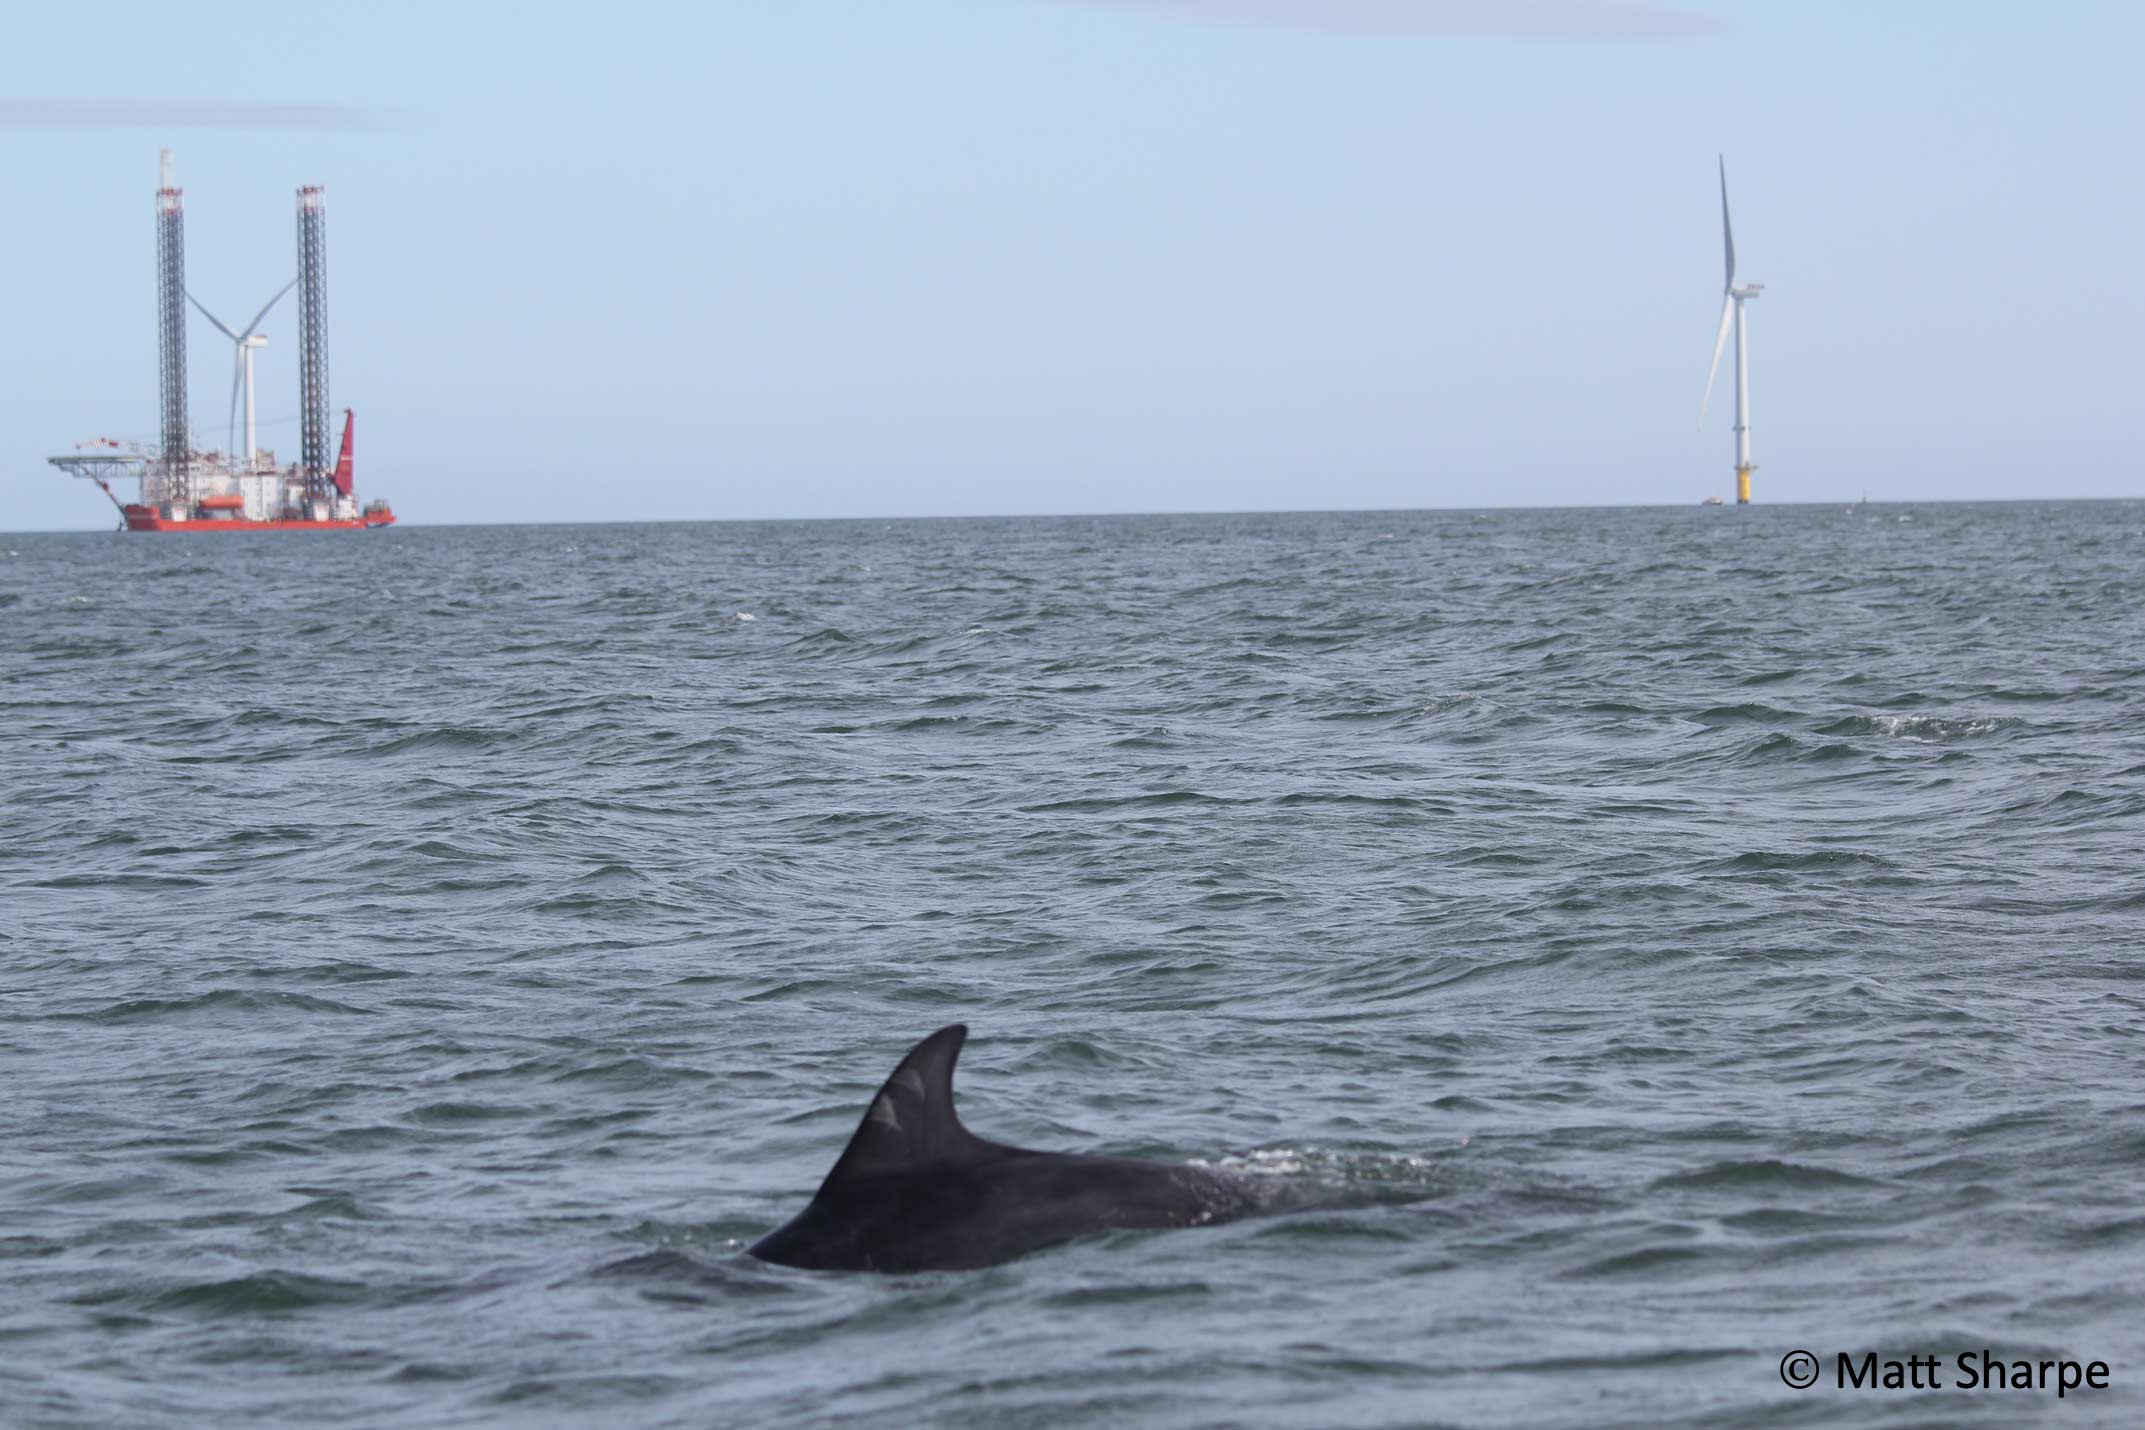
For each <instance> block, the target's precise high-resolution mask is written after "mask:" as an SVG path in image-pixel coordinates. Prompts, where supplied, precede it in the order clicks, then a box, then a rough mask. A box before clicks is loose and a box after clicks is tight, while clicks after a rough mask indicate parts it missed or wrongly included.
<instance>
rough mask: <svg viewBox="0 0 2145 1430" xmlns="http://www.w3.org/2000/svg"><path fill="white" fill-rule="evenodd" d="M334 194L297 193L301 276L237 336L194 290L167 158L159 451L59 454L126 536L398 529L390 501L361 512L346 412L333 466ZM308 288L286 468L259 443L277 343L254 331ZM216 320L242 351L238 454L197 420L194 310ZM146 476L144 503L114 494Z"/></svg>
mask: <svg viewBox="0 0 2145 1430" xmlns="http://www.w3.org/2000/svg"><path fill="white" fill-rule="evenodd" d="M327 219H328V215H327V197H326V193H325V191H324V190H322V189H321V188H320V186H318V185H317V184H316V185H308V186H306V187H305V188H302V189H300V190H298V276H297V277H296V278H294V279H292V280H291V281H290V282H289V283H286V284H285V285H284V286H283V287H282V288H281V289H279V290H277V292H276V296H275V297H274V298H271V299H269V300H268V302H267V304H266V305H265V306H263V307H262V309H261V311H260V312H258V313H256V314H255V315H254V317H253V322H252V323H250V324H249V325H247V328H246V330H245V331H244V332H243V333H234V332H232V331H231V330H230V329H229V328H227V327H225V326H224V325H223V323H222V322H220V321H219V320H218V319H217V318H216V316H215V315H214V314H213V313H211V312H209V310H208V309H207V308H206V307H204V306H203V305H202V303H201V301H200V299H198V298H195V297H193V295H192V294H190V293H189V292H187V289H186V206H185V197H184V194H183V193H182V191H181V190H180V189H179V187H178V185H177V184H176V183H174V182H173V179H172V169H171V151H170V150H169V149H166V150H164V151H163V154H162V158H161V169H160V182H159V186H158V188H157V192H156V256H157V352H158V357H159V367H158V371H159V375H160V380H161V383H162V392H163V412H162V422H161V425H160V430H159V442H158V444H157V445H156V446H155V447H150V446H148V445H146V444H143V443H136V442H119V441H114V440H112V439H111V438H108V437H99V438H95V439H93V440H91V441H88V442H84V443H82V444H80V448H79V449H78V450H77V451H76V452H75V453H74V454H72V455H69V456H65V457H53V458H51V459H50V460H51V462H52V465H53V466H55V467H58V468H59V469H60V470H61V471H63V472H66V473H68V474H69V475H70V476H75V477H81V478H84V479H86V480H89V481H93V482H95V483H96V484H97V485H98V486H99V487H102V488H103V489H104V494H105V495H106V496H108V497H110V498H111V499H112V504H113V505H114V506H116V507H118V508H119V514H120V519H121V525H122V527H123V528H124V529H125V530H127V531H331V530H363V529H365V528H367V527H374V526H390V525H392V524H393V523H394V520H395V514H394V512H393V511H392V510H390V509H389V508H388V505H387V503H386V502H384V501H374V502H370V503H368V504H366V505H365V506H364V507H363V508H360V507H359V506H358V500H357V488H356V481H355V472H354V468H355V461H356V453H355V449H354V446H353V441H354V437H355V428H356V425H357V423H356V418H355V417H354V416H353V414H352V413H351V411H350V409H349V408H347V407H346V408H344V409H343V441H342V448H341V450H340V452H339V453H338V454H337V456H336V459H335V463H334V465H333V466H332V467H331V466H330V465H329V464H328V411H329V408H328V301H327ZM293 287H295V288H296V289H297V290H298V392H299V399H300V414H301V415H300V435H299V444H298V445H299V458H298V460H297V461H295V462H292V463H290V464H289V465H287V466H283V467H278V466H277V465H276V459H275V453H273V452H268V451H263V450H261V449H260V448H259V447H258V446H256V445H255V437H254V414H253V358H254V354H255V352H256V351H258V350H259V349H260V348H261V347H264V346H265V345H266V344H267V341H268V340H267V339H266V338H263V337H261V336H259V334H258V333H256V332H255V329H257V328H259V327H260V325H261V320H262V319H263V318H266V317H267V316H268V311H269V309H270V308H273V307H274V306H275V305H276V303H277V301H278V300H280V299H281V298H282V296H283V295H284V294H285V293H287V292H289V291H290V290H291V289H292V288H293ZM189 301H191V302H192V303H193V305H194V306H195V307H196V308H200V309H201V315H202V316H203V317H205V318H207V319H208V320H209V321H210V322H211V323H214V324H215V325H216V328H217V330H218V331H220V332H221V333H223V335H224V336H225V337H227V338H230V339H231V340H232V343H233V344H234V345H235V346H236V348H237V353H236V361H235V366H234V368H233V371H232V377H231V416H232V424H233V426H232V434H231V436H230V437H229V438H227V441H228V443H229V445H230V447H231V448H233V449H234V450H231V451H221V452H219V451H199V450H196V449H195V447H194V445H193V437H192V433H191V432H190V431H189V424H188V422H187V416H186V305H187V303H188V302H189ZM242 386H243V388H244V391H245V400H246V426H245V433H246V438H245V449H244V451H243V452H240V451H237V450H235V449H236V448H237V447H238V442H237V435H236V434H237V428H236V423H237V416H238V400H239V391H240V388H241V387H242ZM115 481H138V482H139V483H140V484H141V486H140V492H139V494H138V496H137V499H136V500H134V501H132V502H128V501H123V500H121V499H120V496H119V494H118V493H117V492H115V491H113V490H112V483H113V482H115Z"/></svg>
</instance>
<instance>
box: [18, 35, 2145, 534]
mask: <svg viewBox="0 0 2145 1430" xmlns="http://www.w3.org/2000/svg"><path fill="white" fill-rule="evenodd" d="M474 9H475V7H464V6H460V5H447V4H439V3H433V4H424V5H417V4H408V3H394V2H393V0H390V3H368V4H365V5H348V6H338V7H314V6H299V5H292V4H289V3H288V0H279V2H278V3H272V4H253V3H237V0H204V3H194V4H189V5H186V6H183V7H182V6H168V5H139V6H129V5H106V6H77V5H71V4H70V5H60V4H45V3H39V0H28V3H24V0H13V3H11V4H9V5H8V6H6V7H0V193H4V195H5V206H4V212H5V214H6V224H7V232H6V237H5V240H4V242H5V250H4V252H5V261H4V264H0V304H4V311H5V312H6V313H7V315H8V320H9V321H8V323H7V328H6V332H7V336H6V338H5V339H4V341H0V528H5V529H16V530H21V529H33V528H53V527H60V528H65V527H76V528H102V527H105V526H108V525H109V524H110V522H111V514H110V511H109V508H108V507H106V506H105V504H104V501H103V498H102V497H101V496H99V495H98V494H97V493H96V492H95V491H94V489H91V488H88V487H86V486H81V485H77V484H74V483H70V482H69V481H67V480H66V479H65V478H63V477H61V476H60V475H59V474H58V473H57V472H55V471H53V470H52V469H51V468H49V467H47V466H45V465H44V460H43V459H44V458H45V457H46V456H47V455H50V454H52V453H55V452H62V451H66V450H68V449H69V448H70V446H71V444H73V443H74V442H76V441H78V440H80V439H82V438H85V437H91V436H97V435H112V436H126V437H148V436H150V435H152V434H153V432H154V429H155V425H156V344H155V327H154V313H153V293H154V287H155V279H154V266H153V258H154V229H153V222H152V192H153V189H154V187H155V172H156V151H157V148H158V146H159V145H161V144H169V145H170V146H171V147H172V148H173V149H175V150H176V151H177V157H178V164H179V174H180V180H181V182H182V183H183V185H184V187H185V189H186V201H187V211H188V232H187V243H188V260H189V276H190V280H191V283H192V286H193V287H194V289H195V291H196V292H198V293H199V294H201V296H202V297H203V298H204V299H205V300H206V301H207V302H208V303H209V304H210V306H211V307H212V308H214V309H216V310H217V311H218V312H219V313H220V314H221V315H223V316H225V317H226V319H227V320H230V319H242V318H243V317H245V316H246V315H248V314H250V313H251V312H252V310H253V309H254V308H255V307H257V306H258V305H259V303H260V302H261V301H262V300H263V299H265V298H266V297H267V296H268V294H269V293H271V292H273V291H274V290H275V288H276V287H277V286H279V285H280V284H281V283H282V282H283V281H284V280H286V279H287V278H288V277H289V276H290V275H291V273H292V271H293V269H294V260H293V256H292V253H293V237H292V220H291V205H292V190H293V189H294V188H295V187H296V186H297V185H298V184H300V183H305V182H319V183H324V184H326V185H327V188H328V202H329V285H330V288H329V295H330V296H329V303H330V314H331V319H332V338H331V347H332V354H333V364H334V366H333V377H334V401H335V405H336V406H337V407H341V406H344V405H349V406H352V407H354V408H355V409H356V410H357V413H358V422H359V432H360V447H359V450H360V453H361V456H360V460H359V466H358V477H359V488H360V491H361V494H363V495H366V496H373V495H384V496H387V497H390V498H391V499H392V500H393V501H394V503H395V505H396V508H397V510H398V511H400V512H401V513H403V515H404V516H405V518H406V519H409V520H413V521H424V522H450V521H452V522H461V521H486V520H588V519H611V518H621V519H623V518H635V519H638V518H670V517H676V518H704V517H766V516H852V515H871V516H881V515H909V514H916V515H935V514H958V513H1001V512H1005V513H1025V512H1070V511H1080V512H1084V511H1156V510H1242V509H1267V508H1324V507H1446V506H1488V505H1511V504H1567V503H1596V502H1600V503H1628V502H1673V503H1679V504H1680V503H1685V502H1695V501H1696V500H1697V499H1698V498H1699V497H1700V496H1702V495H1705V494H1706V493H1709V492H1720V493H1727V492H1729V491H1731V490H1732V486H1731V482H1732V478H1731V476H1730V473H1729V465H1730V462H1729V457H1730V438H1729V433H1728V410H1729V408H1728V404H1727V403H1726V402H1724V401H1723V400H1722V399H1723V397H1724V396H1725V393H1724V392H1723V393H1716V395H1715V399H1714V404H1713V409H1712V412H1711V413H1710V414H1709V417H1708V420H1707V426H1706V430H1705V431H1704V432H1702V433H1701V432H1699V431H1698V430H1696V420H1697V416H1698V405H1699V397H1700V393H1701V389H1702V387H1703V384H1704V380H1705V369H1706V362H1707V359H1708V358H1709V356H1710V354H1711V344H1712V336H1713V327H1714V323H1715V321H1716V318H1717V314H1718V311H1719V303H1720V295H1719V290H1720V235H1719V214H1718V199H1717V196H1716V193H1715V189H1714V168H1713V166H1714V155H1715V154H1716V152H1720V151H1725V152H1726V154H1727V157H1728V172H1729V180H1730V184H1731V187H1732V192H1733V197H1734V201H1735V215H1736V235H1737V246H1738V250H1739V254H1740V258H1741V267H1742V274H1743V275H1744V276H1746V277H1747V278H1751V279H1756V280H1760V281H1763V282H1764V283H1765V284H1766V285H1767V288H1766V293H1765V296H1764V298H1763V299H1761V300H1760V301H1759V302H1758V303H1757V304H1756V305H1755V307H1754V308H1753V310H1752V353H1753V359H1752V367H1753V386H1754V402H1753V426H1754V429H1755V434H1756V448H1757V457H1758V461H1759V463H1760V464H1761V465H1760V470H1759V472H1758V477H1757V487H1758V496H1759V499H1760V500H1761V501H1792V500H1822V501H1839V500H1846V499H1850V498H1852V497H1854V496H1855V495H1857V494H1858V493H1860V492H1861V491H1862V490H1863V489H1865V488H1867V489H1868V491H1869V493H1870V495H1871V497H1872V499H1878V498H1888V499H1916V500H1920V499H1934V498H1940V497H2029V496H2049V495H2070V496H2135V495H2140V494H2145V481H2141V480H2140V470H2141V469H2140V462H2139V458H2138V446H2137V440H2136V436H2135V432H2134V430H2133V429H2134V428H2135V425H2136V422H2135V414H2136V412H2137V410H2138V408H2139V406H2140V403H2139V399H2138V396H2137V387H2138V377H2139V367H2140V364H2139V361H2138V359H2137V357H2136V356H2135V351H2134V338H2133V334H2134V332H2135V331H2136V329H2137V328H2138V326H2139V321H2138V320H2139V316H2140V314H2139V308H2140V302H2139V284H2138V277H2137V274H2138V268H2139V264H2140V240H2141V239H2145V199H2141V197H2140V187H2139V182H2138V161H2137V158H2136V148H2137V143H2138V138H2137V136H2138V135H2139V134H2140V133H2145V103H2141V101H2140V99H2139V98H2138V94H2139V90H2140V86H2139V85H2138V83H2137V81H2136V76H2135V67H2136V61H2137V56H2138V54H2139V53H2140V52H2141V42H2145V18H2141V16H2145V11H2141V9H2140V7H2137V6H2135V5H2131V4H2118V3H2104V4H2087V3H2060V0H2058V3H2052V4H2037V5H2026V4H1990V3H1958V0H1954V3H1937V0H1919V3H1886V4H1876V3H1870V0H1856V3H1848V0H1792V3H1790V0H1779V3H1755V2H1754V3H1749V4H1740V5H1736V4H1726V3H1717V0H1660V3H1654V4H1640V3H1625V4H1612V3H1607V2H1606V0H1601V3H1596V0H778V2H777V0H753V3H715V4H708V5H694V6H685V5H678V6H659V5H644V4H636V3H630V0H627V2H625V3H615V4H608V5H601V6H595V5H586V4H572V5H566V4H552V5H544V4H537V5H522V6H514V7H505V6H500V7H496V8H495V9H493V10H492V11H491V17H490V18H485V19H479V18H475V17H474V13H473V12H474ZM1498 29H1507V30H1514V31H1522V32H1532V33H1531V36H1529V37H1512V36H1499V35H1496V34H1484V33H1482V32H1483V31H1485V30H1487V31H1496V30H1498ZM111 99H129V100H135V101H149V102H145V103H140V104H137V105H135V106H133V107H131V108H127V107H114V106H108V105H100V104H96V103H91V102H89V101H97V100H111ZM60 100H64V101H69V103H65V104H55V103H51V101H60ZM166 100H174V101H176V100H186V101H192V102H194V103H193V104H192V106H191V107H180V106H164V105H161V104H160V103H156V102H161V101H166ZM202 102H212V103H202ZM251 106H261V108H259V109H254V108H252V107H251ZM291 106H298V107H301V108H300V109H299V110H297V111H296V112H293V111H292V110H291V109H290V108H289V107H291ZM336 106H351V107H353V108H351V109H349V110H343V109H338V108H335V107H336ZM160 116H168V119H169V121H170V122H164V123H158V122H155V121H156V120H158V119H159V117H160ZM204 118H207V119H213V120H217V121H219V123H218V124H217V125H216V126H214V127H203V125H202V121H203V119H204ZM256 120H258V121H259V122H260V125H261V126H262V127H253V126H254V121H256ZM182 121H183V122H182ZM292 124H298V125H302V126H304V125H321V124H326V125H328V126H329V127H325V128H322V127H277V126H288V125H292ZM107 125H110V126H114V127H106V126H107ZM266 331H267V333H268V335H269V338H270V341H271V344H272V345H271V347H270V348H269V349H268V350H267V352H266V353H265V354H264V355H263V359H262V365H261V369H260V381H261V388H262V400H261V409H262V414H263V417H264V419H265V425H264V428H263V441H264V444H271V445H274V446H276V447H278V448H279V449H280V450H281V451H282V452H283V453H284V455H286V456H288V455H290V454H291V453H293V452H294V451H295V448H296V426H295V421H294V415H295V413H296V410H297V399H296V392H295V388H296V376H295V367H294V360H293V359H294V354H293V342H292V333H291V310H290V309H289V308H288V307H287V306H286V307H285V308H282V309H280V310H279V311H278V313H277V315H276V316H275V317H274V318H272V319H271V320H270V321H269V323H268V324H267V325H266ZM189 351H190V354H191V356H192V396H193V409H194V412H195V415H196V419H197V421H198V422H199V423H201V424H202V426H203V428H204V434H205V435H206V436H207V437H208V439H209V440H210V441H211V442H213V443H214V444H215V445H221V441H222V431H223V419H224V411H225V406H226V400H227V393H228V382H229V372H230V366H229V364H230V359H229V346H228V343H227V342H226V341H225V340H224V339H222V338H221V337H219V336H218V335H217V334H216V333H215V331H214V330H213V329H211V328H209V327H208V326H207V324H205V323H202V322H199V321H196V322H195V323H194V324H193V327H192V328H191V330H190V332H189ZM1724 382H1725V378H1724Z"/></svg>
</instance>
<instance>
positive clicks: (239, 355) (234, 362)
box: [217, 323, 253, 467]
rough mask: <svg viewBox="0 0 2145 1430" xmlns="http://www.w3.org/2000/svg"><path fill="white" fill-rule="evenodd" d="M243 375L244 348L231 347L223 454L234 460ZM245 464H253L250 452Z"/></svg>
mask: <svg viewBox="0 0 2145 1430" xmlns="http://www.w3.org/2000/svg"><path fill="white" fill-rule="evenodd" d="M217 326H218V327H221V326H223V325H222V324H221V323H219V324H217ZM245 377H246V350H245V349H244V348H233V349H232V350H231V419H230V427H231V435H230V437H229V438H227V439H226V440H227V441H228V442H229V443H230V445H229V446H227V447H225V448H224V454H225V455H226V456H228V457H229V458H230V459H231V460H232V461H234V462H236V461H237V460H238V385H239V384H240V383H241V382H243V381H245ZM246 465H247V466H249V467H250V466H252V465H253V454H252V453H251V452H248V453H247V454H246Z"/></svg>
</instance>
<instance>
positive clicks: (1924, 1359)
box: [1833, 1350, 2108, 1400]
mask: <svg viewBox="0 0 2145 1430" xmlns="http://www.w3.org/2000/svg"><path fill="white" fill-rule="evenodd" d="M1833 1363H1834V1365H1835V1367H1836V1370H1835V1372H1834V1376H1835V1380H1836V1382H1837V1383H1838V1385H1839V1388H1840V1389H1841V1390H1947V1389H1951V1388H1954V1387H1956V1388H1957V1389H1960V1390H2053V1391H2054V1392H2055V1393H2056V1399H2058V1400H2061V1399H2062V1398H2063V1397H2064V1396H2065V1395H2067V1394H2069V1393H2070V1392H2071V1391H2074V1390H2106V1389H2107V1388H2108V1363H2107V1362H2106V1361H2103V1360H2094V1361H2085V1362H2083V1363H2081V1362H2079V1361H2074V1360H2042V1361H2031V1360H2004V1359H2003V1358H2001V1357H2000V1356H1998V1355H1997V1354H1996V1353H1995V1352H1993V1351H1986V1350H1981V1351H1960V1352H1959V1353H1958V1355H1956V1356H1954V1357H1953V1358H1952V1360H1951V1362H1950V1367H1949V1369H1950V1372H1951V1378H1950V1379H1946V1377H1945V1372H1946V1364H1945V1362H1944V1361H1943V1359H1942V1358H1941V1357H1938V1356H1934V1355H1911V1356H1908V1357H1907V1358H1906V1359H1905V1360H1880V1359H1879V1358H1878V1356H1877V1353H1876V1352H1875V1351H1870V1352H1868V1353H1867V1354H1865V1355H1862V1356H1859V1357H1857V1356H1852V1355H1849V1354H1848V1353H1847V1352H1845V1351H1839V1352H1836V1353H1835V1354H1834V1356H1833Z"/></svg>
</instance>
